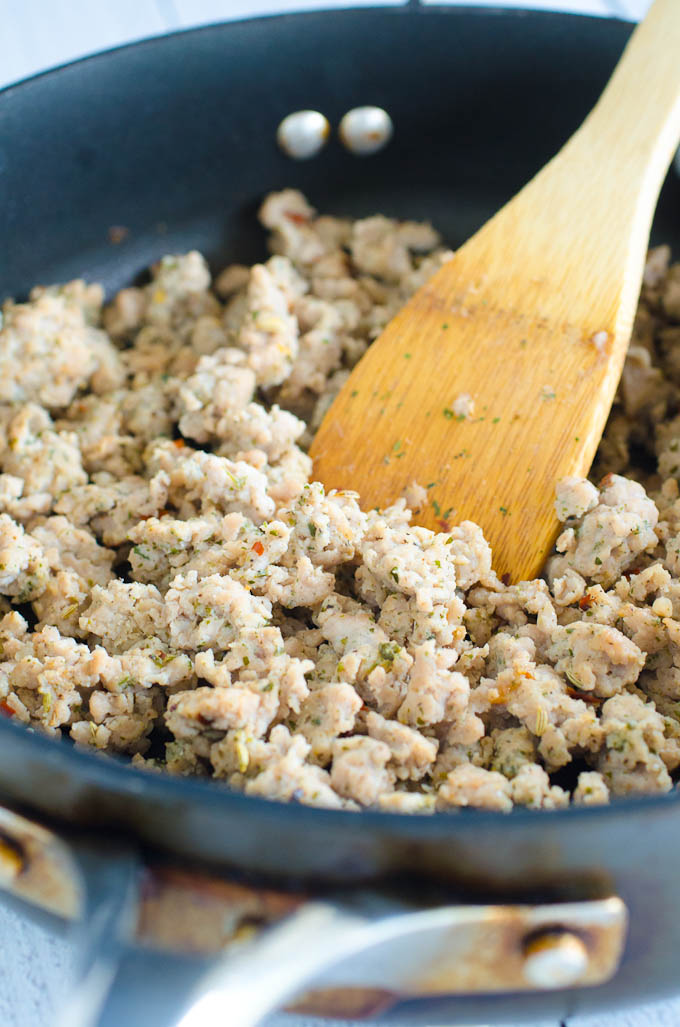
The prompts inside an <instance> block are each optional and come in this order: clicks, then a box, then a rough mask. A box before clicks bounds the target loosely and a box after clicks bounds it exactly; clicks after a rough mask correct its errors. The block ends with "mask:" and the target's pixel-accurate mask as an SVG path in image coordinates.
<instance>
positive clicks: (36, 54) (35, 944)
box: [0, 0, 680, 1027]
mask: <svg viewBox="0 0 680 1027" xmlns="http://www.w3.org/2000/svg"><path fill="white" fill-rule="evenodd" d="M379 2H393V3H397V2H399V0H346V2H345V3H344V4H343V3H334V2H333V0H325V2H323V0H62V2H57V0H0V87H1V86H3V85H6V84H8V83H10V82H14V81H17V80H19V79H21V78H24V77H26V76H27V75H31V74H33V73H35V72H37V71H42V70H44V69H45V68H49V67H53V66H55V65H57V64H62V63H64V62H65V61H70V60H73V59H75V58H77V57H81V56H83V55H84V54H88V53H93V52H95V51H97V50H102V49H105V48H107V47H111V46H116V45H118V44H120V43H126V42H130V41H132V40H135V39H141V38H144V37H146V36H153V35H158V34H160V33H164V32H169V31H172V30H173V29H176V28H186V27H189V26H192V25H200V24H206V23H209V22H213V21H220V20H225V19H227V18H237V17H244V16H249V15H254V14H266V13H273V12H276V11H283V10H302V9H304V8H320V7H326V8H330V7H339V6H361V5H363V4H369V3H370V4H373V5H374V4H375V3H379ZM425 2H429V0H425ZM462 2H475V3H477V4H483V3H490V2H493V3H498V2H500V0H462ZM650 2H651V0H524V2H523V3H522V4H521V6H527V7H529V6H532V7H540V8H548V9H560V10H571V11H579V12H586V13H587V12H590V13H592V14H598V15H603V16H606V15H614V16H618V17H622V18H630V19H631V20H632V19H636V18H639V17H641V16H642V15H643V14H644V13H645V11H646V10H647V8H648V7H649V5H650ZM678 3H680V0H678ZM506 4H507V6H513V2H512V0H506ZM514 6H520V4H518V3H516V2H515V3H514ZM0 953H1V954H2V976H1V978H0V981H1V984H0V1027H51V1024H52V1023H53V1017H54V1010H55V1008H56V1007H58V1005H59V1000H60V997H61V996H62V995H63V994H64V993H65V989H66V988H67V987H68V978H69V970H70V960H71V952H70V950H69V947H68V946H67V945H66V944H65V943H64V942H63V941H61V940H59V939H57V938H56V937H54V936H53V935H51V934H50V933H48V932H47V931H46V930H43V929H42V928H38V927H36V926H35V924H33V923H31V922H29V921H28V920H25V919H24V918H23V917H21V916H19V915H18V914H17V913H16V912H15V911H14V910H13V909H9V908H6V907H4V906H2V905H0ZM679 991H680V982H679ZM139 1022H140V1024H141V1023H142V1022H143V1018H142V1017H140V1021H139ZM333 1022H334V1021H330V1022H329V1021H312V1020H309V1019H305V1020H302V1019H298V1018H292V1017H285V1016H276V1017H272V1018H271V1020H270V1021H269V1022H268V1025H267V1027H322V1025H323V1024H328V1023H333ZM227 1024H228V1015H227V1016H225V1027H226V1025H227ZM125 1027H137V1024H127V1025H125ZM338 1027H344V1025H338ZM432 1027H437V1025H432ZM517 1027H525V1025H524V1024H521V1025H519V1024H518V1025H517ZM526 1027H528V1025H526ZM541 1027H559V1025H558V1024H556V1023H550V1024H543V1025H541ZM566 1027H680V999H678V1000H677V1001H674V1002H664V1003H657V1004H655V1005H649V1006H645V1007H641V1008H639V1009H636V1010H631V1011H630V1012H628V1013H625V1014H621V1013H617V1014H616V1015H611V1016H599V1017H594V1018H578V1017H577V1018H570V1019H569V1021H568V1025H566Z"/></svg>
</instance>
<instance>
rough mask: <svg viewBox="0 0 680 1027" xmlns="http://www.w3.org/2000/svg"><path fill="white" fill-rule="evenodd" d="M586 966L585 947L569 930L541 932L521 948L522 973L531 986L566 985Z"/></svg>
mask: <svg viewBox="0 0 680 1027" xmlns="http://www.w3.org/2000/svg"><path fill="white" fill-rule="evenodd" d="M587 968H588V950H587V948H586V946H585V945H584V943H583V941H582V940H581V939H580V938H579V936H578V935H577V934H573V933H572V932H571V931H555V930H552V931H550V930H547V931H543V932H541V933H540V934H538V935H535V936H534V937H533V938H532V939H531V940H530V941H529V942H528V944H527V945H526V946H525V949H524V976H525V978H526V980H527V981H528V982H529V984H531V985H533V987H534V988H567V987H569V985H570V984H575V983H576V982H577V981H578V980H580V978H581V977H583V975H584V973H585V972H586V970H587Z"/></svg>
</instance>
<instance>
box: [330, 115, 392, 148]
mask: <svg viewBox="0 0 680 1027" xmlns="http://www.w3.org/2000/svg"><path fill="white" fill-rule="evenodd" d="M393 131H394V126H393V124H392V119H391V117H390V116H389V114H388V113H387V111H385V110H383V109H382V107H354V108H353V109H352V110H351V111H347V113H346V114H345V116H344V118H343V119H342V121H341V122H340V125H339V128H338V135H339V136H340V142H341V143H342V144H343V146H346V147H347V149H348V150H350V151H351V152H352V153H354V154H356V155H357V156H359V157H367V156H368V155H369V154H371V153H377V152H378V150H382V148H383V146H387V144H388V143H389V141H390V139H391V138H392V132H393Z"/></svg>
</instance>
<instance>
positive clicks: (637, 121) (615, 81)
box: [563, 0, 680, 208]
mask: <svg viewBox="0 0 680 1027" xmlns="http://www.w3.org/2000/svg"><path fill="white" fill-rule="evenodd" d="M679 134H680V2H679V0H655V3H654V4H653V5H652V7H651V8H650V11H649V13H648V15H647V17H646V18H645V20H644V21H643V22H641V23H640V25H638V27H637V28H636V29H635V32H634V33H633V35H632V36H631V38H630V41H629V43H628V45H627V47H626V49H625V51H624V54H623V56H622V58H621V60H620V61H619V64H618V66H617V68H616V70H615V72H614V74H613V75H612V77H611V79H610V81H609V84H608V85H607V88H606V89H605V90H604V92H603V94H602V96H601V97H600V100H599V101H598V103H597V104H596V106H595V107H594V108H593V110H592V112H591V114H590V115H589V116H588V118H586V120H585V121H584V123H583V125H582V127H581V129H580V130H579V131H578V132H577V133H576V135H575V136H574V137H573V139H572V140H571V142H570V143H569V144H568V145H567V147H565V149H564V151H563V153H564V155H565V157H566V156H567V155H569V156H572V157H573V155H574V153H573V151H579V150H580V149H581V148H584V147H585V146H587V147H588V148H589V149H591V150H592V152H593V155H594V156H595V157H596V160H597V165H596V166H597V169H598V170H597V175H598V177H599V178H600V180H602V179H604V180H605V181H606V179H607V178H608V177H609V181H608V182H606V185H605V188H608V189H610V190H611V189H614V190H616V192H617V193H620V194H621V206H622V208H623V205H624V204H625V203H627V202H628V200H627V198H626V194H628V195H629V196H631V198H632V199H633V200H634V197H635V196H636V195H638V194H642V196H643V197H645V198H647V197H648V198H649V203H650V204H651V205H652V207H653V205H654V204H655V203H656V198H657V195H658V191H659V188H660V187H661V183H662V181H663V177H664V175H665V173H666V170H667V168H668V165H669V163H670V161H671V158H672V156H673V153H674V150H675V147H676V146H677V140H678V135H679ZM614 174H615V175H616V177H615V178H614V177H613V176H614Z"/></svg>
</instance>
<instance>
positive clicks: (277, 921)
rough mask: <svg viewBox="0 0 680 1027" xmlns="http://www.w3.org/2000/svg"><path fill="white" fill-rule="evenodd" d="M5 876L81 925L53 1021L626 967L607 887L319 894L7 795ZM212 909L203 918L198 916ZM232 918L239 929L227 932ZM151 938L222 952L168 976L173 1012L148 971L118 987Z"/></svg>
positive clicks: (253, 1011)
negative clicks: (45, 816)
mask: <svg viewBox="0 0 680 1027" xmlns="http://www.w3.org/2000/svg"><path fill="white" fill-rule="evenodd" d="M0 884H2V885H4V886H5V887H6V888H8V890H10V891H11V892H13V893H14V894H15V895H17V896H19V897H23V898H24V899H26V900H28V901H29V902H32V903H34V904H37V905H38V906H41V907H42V908H45V909H49V910H51V911H52V912H53V913H57V914H58V915H60V916H62V917H64V918H65V919H67V920H69V921H70V922H71V923H72V925H73V926H72V931H73V938H74V941H75V942H76V944H77V945H78V949H79V953H80V961H79V967H78V976H77V980H76V983H75V986H74V989H73V992H72V994H71V997H70V1000H69V1002H68V1003H67V1005H66V1007H65V1008H64V1009H63V1010H62V1012H61V1016H60V1018H58V1020H57V1021H56V1024H57V1027H114V1025H115V1027H120V1024H121V1023H126V1024H128V1025H129V1027H133V1025H134V1024H136V1023H137V1022H139V1020H138V1014H139V1010H140V1006H141V1007H145V1010H144V1011H145V1023H149V1022H150V1021H151V1022H152V1023H153V1027H213V1025H215V1027H217V1024H220V1025H221V1024H223V1023H224V1022H225V1013H228V1022H229V1024H230V1027H254V1025H255V1024H257V1023H258V1022H259V1021H260V1019H261V1018H262V1017H263V1016H265V1015H266V1014H267V1013H270V1012H272V1011H274V1010H275V1009H277V1008H279V1007H281V1006H282V1005H283V1004H284V1003H285V1002H286V1001H287V1000H289V999H291V998H292V997H294V996H297V995H299V994H300V992H301V991H302V990H303V989H305V988H309V987H310V986H313V988H314V990H315V992H316V994H317V1001H320V1002H322V1008H325V1011H326V1012H328V1011H329V1007H328V996H331V998H334V1000H335V1003H336V1004H335V1006H334V1007H331V1008H332V1009H333V1012H334V1013H335V1014H336V1015H344V1016H345V1017H346V1018H352V1016H351V1012H348V1009H347V1006H346V1005H344V1006H342V1005H341V1006H340V1007H338V1005H337V1002H338V1000H339V998H341V997H342V996H344V1000H345V1001H347V998H348V996H349V997H350V998H351V997H352V996H355V997H356V996H357V995H369V996H372V1001H374V1002H376V1003H377V1004H378V1005H379V1004H380V1003H381V1002H382V1003H383V1006H384V1005H385V1004H387V1005H389V1004H393V1003H394V1002H395V1001H398V1000H399V999H400V998H414V997H433V996H441V995H455V994H467V995H471V994H473V995H474V994H477V995H480V996H481V995H489V994H493V993H496V994H498V993H506V994H507V993H511V992H518V991H525V992H526V991H537V990H549V989H563V988H568V987H572V986H579V987H583V986H588V985H596V984H601V983H604V982H605V981H607V980H609V979H610V978H611V977H612V976H613V975H614V973H615V972H616V970H617V968H618V966H619V962H620V959H621V955H622V952H623V947H624V942H625V936H626V927H627V914H626V909H625V906H624V904H623V902H622V901H621V900H620V899H619V898H616V897H612V896H605V897H600V898H590V899H588V900H586V901H583V902H573V901H569V902H556V903H550V904H538V905H530V904H521V905H507V904H505V905H490V904H488V905H467V904H463V905H461V904H460V903H455V904H453V903H449V902H447V897H446V894H445V893H444V892H443V891H442V895H441V900H440V901H437V902H433V903H431V904H430V905H425V904H424V903H423V898H422V894H421V895H420V896H419V897H418V896H415V897H414V896H413V895H411V896H410V897H409V896H408V895H407V894H406V893H405V892H404V891H403V890H402V891H400V892H399V893H398V894H395V893H390V892H387V891H384V890H383V891H379V890H375V891H367V890H363V891H362V890H355V891H352V892H351V893H350V894H336V895H334V896H333V897H332V899H324V900H323V901H320V900H316V899H309V898H307V899H306V898H305V897H304V896H300V895H297V896H296V895H290V894H286V893H282V892H273V891H271V890H267V889H258V888H256V887H253V886H252V885H247V884H244V883H242V882H237V883H230V882H227V881H224V880H222V879H219V878H208V877H206V876H205V875H203V876H202V875H201V874H200V873H198V872H193V871H188V872H187V871H182V870H177V869H173V868H167V867H166V868H165V869H162V868H161V869H160V870H157V871H156V872H155V876H154V875H153V874H151V873H150V870H149V867H148V866H147V865H146V864H145V863H144V862H143V861H142V860H141V859H140V857H139V855H138V854H137V852H136V851H135V849H134V847H133V845H132V844H125V843H124V842H121V841H119V840H118V839H116V838H110V837H106V838H99V839H96V838H95V839H92V838H91V837H90V838H89V839H84V840H83V839H72V838H69V839H68V842H67V841H65V840H64V839H62V838H61V837H59V836H58V835H57V834H55V833H54V832H52V831H48V830H46V829H45V828H43V827H42V826H40V825H37V824H34V823H33V822H31V821H29V820H27V819H25V818H24V817H22V816H19V815H18V814H16V813H14V812H13V811H10V810H6V809H2V808H1V807H0ZM192 894H193V895H194V898H195V901H193V900H192ZM206 899H207V901H206ZM238 910H240V912H238ZM201 917H203V918H204V919H205V920H206V923H208V921H209V922H210V925H211V926H210V929H209V930H207V933H206V931H205V930H204V931H203V933H202V934H201V931H200V930H199V928H200V927H201V924H200V923H198V922H196V923H195V922H194V920H195V919H197V920H200V918H201ZM226 922H230V923H231V927H230V929H229V931H228V932H227V933H228V935H229V937H226V935H224V934H223V933H220V932H221V931H222V925H224V924H225V923H226ZM216 925H217V931H216V930H215V928H216ZM203 926H205V925H203ZM211 931H212V933H211ZM227 942H229V943H228V944H227ZM140 944H143V945H146V946H154V947H156V948H159V947H160V948H164V947H166V948H171V949H172V948H174V949H175V951H184V952H186V951H191V950H192V949H193V950H194V951H196V949H199V950H201V951H202V952H203V954H204V955H209V956H211V957H212V958H211V959H205V958H204V959H203V960H197V959H194V961H193V963H191V972H190V973H189V974H188V976H186V975H185V977H184V978H182V979H180V978H179V977H178V978H177V980H174V981H172V980H168V981H167V983H166V982H164V983H163V989H164V991H167V992H168V993H170V992H173V994H172V997H171V1000H170V1001H168V995H167V994H166V995H164V996H163V997H164V998H165V999H166V1001H165V1003H164V1006H165V1007H168V1009H167V1016H165V1014H164V1016H165V1018H162V1017H161V1018H158V1017H156V1018H155V1019H154V1017H153V1016H151V1017H149V1016H148V1015H147V1014H148V1012H149V1011H151V1009H152V1007H153V1005H154V1004H157V1001H158V998H159V992H158V984H157V982H156V981H153V980H151V979H150V978H149V979H148V980H147V979H144V977H143V975H142V976H141V977H139V975H138V981H137V990H133V989H131V990H130V992H129V994H128V992H127V989H125V988H121V987H118V988H115V989H114V994H113V996H111V995H110V989H111V985H112V983H113V982H114V979H115V977H116V974H117V972H118V967H119V963H120V961H121V960H123V962H125V961H126V960H129V955H130V952H131V950H133V949H134V946H135V945H140ZM137 951H138V952H139V953H140V957H139V958H140V959H141V958H142V957H143V950H141V949H138V950H137ZM167 958H168V959H169V958H170V957H169V956H168V957H167ZM142 989H146V994H142V993H141V990H142ZM173 989H174V990H173ZM324 996H326V1004H325V1006H324V1005H323V997H324ZM110 1000H111V1001H112V1002H113V1005H114V1006H115V1015H114V1013H113V1012H112V1008H111V1006H110V1004H109V1002H110ZM125 1001H127V1003H128V1006H129V1009H126V1010H122V1008H121V1003H124V1002H125ZM312 1008H315V1009H318V1006H316V1007H315V1006H312ZM135 1010H136V1012H137V1015H135Z"/></svg>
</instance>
